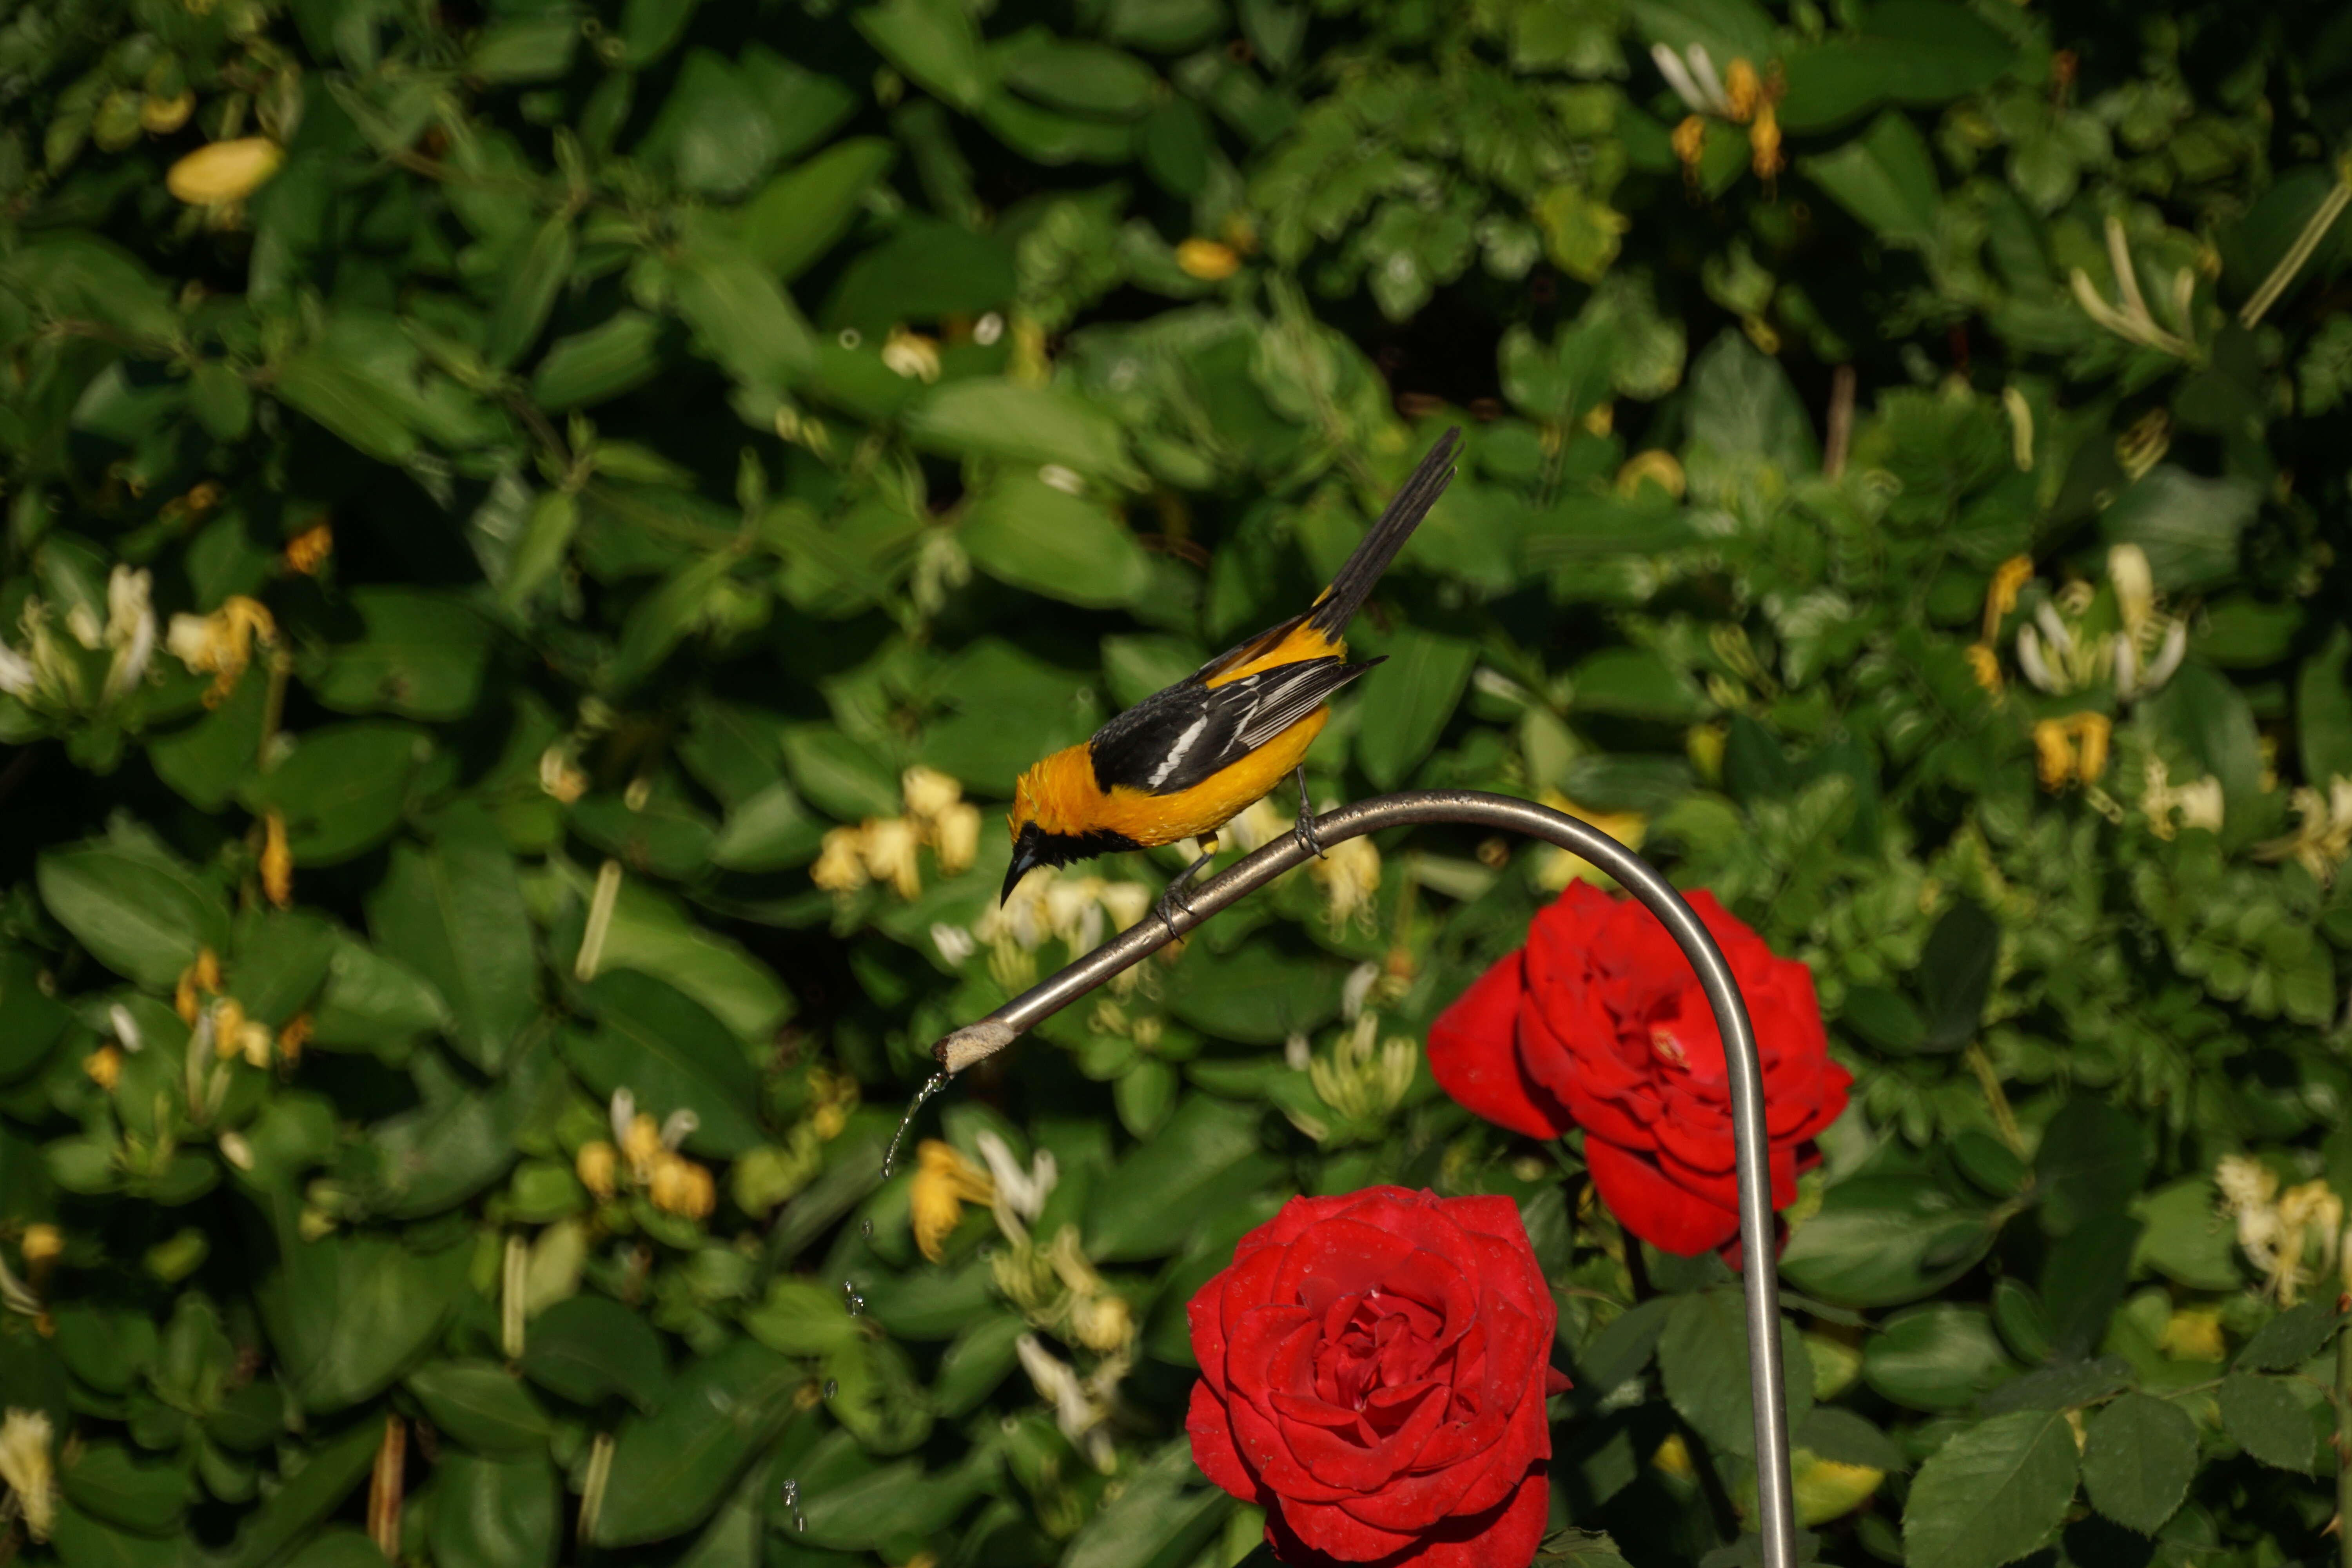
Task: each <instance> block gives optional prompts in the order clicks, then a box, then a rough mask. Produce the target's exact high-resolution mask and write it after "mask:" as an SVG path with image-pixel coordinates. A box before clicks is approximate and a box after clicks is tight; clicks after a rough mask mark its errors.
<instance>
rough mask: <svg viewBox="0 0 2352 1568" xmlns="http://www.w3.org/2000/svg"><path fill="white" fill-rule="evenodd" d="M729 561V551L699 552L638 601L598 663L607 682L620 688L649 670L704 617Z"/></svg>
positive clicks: (732, 560) (729, 567) (729, 566)
mask: <svg viewBox="0 0 2352 1568" xmlns="http://www.w3.org/2000/svg"><path fill="white" fill-rule="evenodd" d="M735 563H736V556H735V554H734V552H731V551H725V550H722V551H718V552H714V553H712V554H709V555H705V556H703V557H701V558H700V559H699V560H696V561H692V562H689V563H688V564H686V565H684V566H681V567H680V568H678V570H677V571H676V572H674V573H672V574H670V577H669V580H668V581H667V582H666V583H664V584H662V585H661V586H660V587H659V588H656V589H655V590H654V592H653V593H651V594H649V595H646V597H645V598H643V599H641V600H639V601H638V602H637V605H636V607H635V609H633V610H631V611H630V612H629V618H628V620H627V622H626V623H625V624H624V626H622V628H621V645H620V647H618V648H616V649H615V650H614V654H613V658H612V662H611V663H609V664H607V665H606V666H605V667H604V679H605V681H606V682H607V684H609V685H610V686H611V687H612V688H613V689H614V690H615V691H626V690H628V689H630V688H631V687H633V686H635V685H636V683H637V682H638V681H640V680H643V679H645V678H646V676H648V675H650V674H652V673H653V671H654V669H655V667H656V666H657V665H659V664H660V663H661V661H662V660H664V659H665V658H668V657H669V655H670V650H671V649H673V648H675V647H677V645H678V644H679V643H680V642H682V641H684V640H685V638H686V637H687V635H688V633H689V632H692V631H694V630H695V629H696V628H697V627H698V626H702V625H703V624H704V622H705V621H706V620H707V619H708V618H709V607H710V604H711V601H712V599H713V598H714V596H715V595H717V594H718V593H719V586H720V584H723V583H725V582H726V580H727V574H728V573H730V571H732V570H733V569H734V566H735Z"/></svg>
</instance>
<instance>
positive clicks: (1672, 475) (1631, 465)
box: [1616, 447, 1690, 500]
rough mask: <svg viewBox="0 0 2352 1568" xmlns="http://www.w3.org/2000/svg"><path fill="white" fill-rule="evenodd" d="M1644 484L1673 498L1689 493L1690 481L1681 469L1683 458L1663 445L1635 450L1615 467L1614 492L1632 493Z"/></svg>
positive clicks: (1677, 498)
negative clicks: (1656, 488) (1653, 486)
mask: <svg viewBox="0 0 2352 1568" xmlns="http://www.w3.org/2000/svg"><path fill="white" fill-rule="evenodd" d="M1645 484H1651V485H1655V486H1657V487H1658V488H1659V489H1662V490H1664V491H1665V492H1666V494H1668V495H1670V496H1672V497H1674V498H1675V500H1682V499H1683V497H1684V496H1685V495H1686V494H1688V493H1689V490H1690V480H1689V479H1688V478H1687V477H1686V476H1685V474H1684V472H1683V465H1682V459H1681V458H1677V457H1675V455H1674V454H1673V453H1672V452H1669V451H1667V450H1666V449H1665V448H1664V447H1651V448H1650V449H1649V450H1648V451H1646V452H1636V453H1634V454H1633V456H1632V457H1630V458H1626V459H1625V466H1624V467H1623V468H1619V469H1618V470H1617V486H1616V488H1617V493H1618V494H1619V495H1621V496H1633V495H1637V494H1639V493H1640V492H1641V489H1642V487H1643V485H1645Z"/></svg>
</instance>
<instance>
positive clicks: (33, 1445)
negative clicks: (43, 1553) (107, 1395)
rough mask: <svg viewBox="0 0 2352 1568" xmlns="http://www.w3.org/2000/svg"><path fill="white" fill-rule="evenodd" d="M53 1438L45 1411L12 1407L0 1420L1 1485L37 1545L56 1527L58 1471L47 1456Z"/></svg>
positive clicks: (51, 1459) (49, 1456) (26, 1531)
mask: <svg viewBox="0 0 2352 1568" xmlns="http://www.w3.org/2000/svg"><path fill="white" fill-rule="evenodd" d="M51 1442H52V1436H51V1433H50V1429H49V1416H48V1413H47V1411H45V1410H18V1409H16V1408H14V1407H13V1406H12V1407H11V1408H10V1409H9V1411H8V1413H7V1415H5V1417H0V1481H5V1482H6V1483H7V1486H8V1489H9V1491H10V1492H11V1493H12V1494H14V1496H15V1498H16V1508H17V1510H18V1511H19V1512H20V1513H22V1514H23V1515H24V1519H25V1533H26V1534H27V1535H29V1536H31V1537H32V1538H33V1542H34V1543H35V1544H36V1545H38V1544H40V1543H41V1542H46V1541H47V1540H48V1538H49V1531H50V1529H51V1528H52V1527H53V1526H54V1525H55V1524H56V1523H57V1518H58V1501H57V1493H56V1478H57V1470H56V1465H55V1461H54V1460H53V1458H51V1455H50V1452H49V1450H50V1446H51Z"/></svg>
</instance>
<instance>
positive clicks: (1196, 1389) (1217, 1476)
mask: <svg viewBox="0 0 2352 1568" xmlns="http://www.w3.org/2000/svg"><path fill="white" fill-rule="evenodd" d="M1184 1432H1185V1435H1186V1436H1189V1437H1191V1438H1192V1462H1193V1463H1194V1464H1196V1465H1198V1466H1200V1467H1201V1473H1202V1475H1204V1476H1206V1477H1208V1478H1209V1479H1210V1481H1211V1482H1212V1483H1213V1485H1216V1486H1220V1487H1223V1488H1224V1489H1225V1490H1227V1491H1229V1492H1231V1493H1233V1494H1234V1496H1235V1497H1237V1498H1247V1499H1255V1498H1256V1496H1257V1495H1258V1485H1257V1478H1256V1477H1255V1476H1253V1475H1251V1474H1250V1472H1249V1468H1248V1467H1247V1466H1245V1465H1244V1464H1243V1463H1242V1457H1241V1452H1240V1450H1238V1449H1237V1448H1235V1447H1234V1426H1233V1422H1232V1421H1231V1420H1230V1419H1228V1418H1227V1416H1226V1415H1225V1405H1224V1401H1223V1400H1222V1399H1219V1398H1218V1397H1217V1396H1216V1395H1215V1394H1213V1393H1211V1392H1210V1391H1209V1385H1208V1384H1205V1383H1196V1384H1193V1385H1192V1407H1191V1408H1190V1409H1189V1410H1188V1411H1187V1412H1186V1413H1185V1416H1184Z"/></svg>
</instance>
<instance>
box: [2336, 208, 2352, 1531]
mask: <svg viewBox="0 0 2352 1568" xmlns="http://www.w3.org/2000/svg"><path fill="white" fill-rule="evenodd" d="M2336 188H2337V189H2338V190H2341V189H2343V187H2342V186H2340V185H2339V186H2337V187H2336ZM2344 1306H2345V1300H2344V1298H2342V1297H2338V1298H2337V1299H2336V1311H2337V1313H2338V1314H2339V1315H2340V1314H2341V1313H2342V1312H2343V1310H2344ZM2336 1393H2337V1394H2340V1395H2342V1396H2343V1397H2341V1398H2339V1399H2337V1401H2336V1561H2337V1562H2339V1563H2342V1564H2343V1568H2352V1526H2347V1524H2346V1522H2345V1520H2346V1517H2347V1515H2352V1335H2347V1334H2345V1333H2344V1332H2342V1331H2337V1333H2336Z"/></svg>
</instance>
